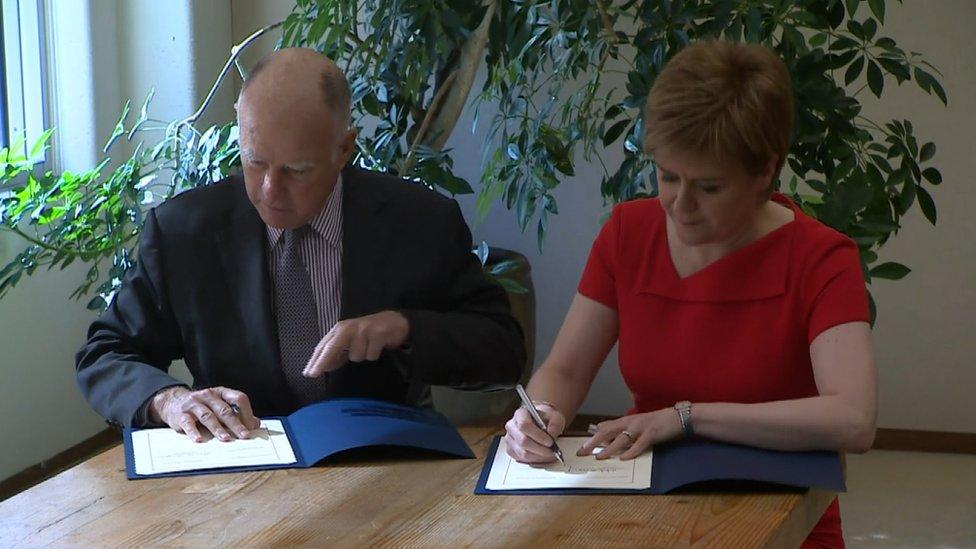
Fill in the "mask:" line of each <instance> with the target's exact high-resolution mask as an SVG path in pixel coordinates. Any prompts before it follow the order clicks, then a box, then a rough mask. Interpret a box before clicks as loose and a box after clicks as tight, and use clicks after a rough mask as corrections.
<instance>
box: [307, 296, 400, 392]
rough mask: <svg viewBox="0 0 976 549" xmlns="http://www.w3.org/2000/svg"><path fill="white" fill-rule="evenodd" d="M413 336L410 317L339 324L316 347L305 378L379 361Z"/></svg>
mask: <svg viewBox="0 0 976 549" xmlns="http://www.w3.org/2000/svg"><path fill="white" fill-rule="evenodd" d="M409 335H410V323H409V322H408V321H407V317H405V316H403V315H402V314H400V313H398V312H396V311H382V312H379V313H376V314H372V315H368V316H363V317H359V318H350V319H347V320H343V321H340V322H338V323H336V325H335V326H333V327H332V329H331V330H329V333H327V334H325V337H323V338H322V341H319V344H318V345H316V346H315V352H313V353H312V358H311V359H310V360H309V361H308V364H307V365H306V366H305V370H304V371H303V372H302V374H303V375H304V376H305V377H319V376H320V375H322V374H324V373H325V372H331V371H333V370H336V369H338V368H340V367H342V366H343V365H344V364H345V363H346V362H362V361H364V360H377V359H379V358H380V354H381V353H382V352H383V350H384V349H396V348H398V347H401V346H403V344H404V343H406V341H407V337H408V336H409Z"/></svg>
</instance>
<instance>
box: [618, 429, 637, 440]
mask: <svg viewBox="0 0 976 549" xmlns="http://www.w3.org/2000/svg"><path fill="white" fill-rule="evenodd" d="M620 434H621V435H624V436H625V437H627V438H629V439H630V441H631V442H634V439H635V438H636V437H635V436H634V433H631V432H630V431H620Z"/></svg>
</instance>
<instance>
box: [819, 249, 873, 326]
mask: <svg viewBox="0 0 976 549" xmlns="http://www.w3.org/2000/svg"><path fill="white" fill-rule="evenodd" d="M831 236H833V238H831V239H830V242H829V243H828V244H827V245H826V246H818V248H821V249H820V251H819V252H820V253H815V254H813V256H812V257H811V258H810V259H811V260H812V267H811V268H810V271H809V276H808V277H807V283H806V292H804V293H805V294H806V295H807V296H808V307H807V310H808V311H809V317H808V318H809V321H808V322H807V343H808V344H809V343H812V342H813V340H814V339H815V338H816V337H817V336H818V335H820V334H821V333H823V332H824V331H825V330H827V329H828V328H832V327H834V326H837V325H839V324H844V323H846V322H854V321H864V322H869V321H870V319H871V314H870V311H869V309H868V297H867V289H866V288H865V286H864V277H863V275H862V272H861V261H860V258H859V255H858V251H857V246H856V245H855V244H854V242H852V241H851V240H850V239H849V238H847V237H845V236H842V235H839V234H833V235H831Z"/></svg>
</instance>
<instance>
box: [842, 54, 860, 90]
mask: <svg viewBox="0 0 976 549" xmlns="http://www.w3.org/2000/svg"><path fill="white" fill-rule="evenodd" d="M863 69H864V57H858V58H857V59H855V60H854V62H853V63H851V64H850V65H848V66H847V70H846V71H844V84H845V85H850V83H851V82H853V81H855V80H857V77H858V76H860V75H861V70H863Z"/></svg>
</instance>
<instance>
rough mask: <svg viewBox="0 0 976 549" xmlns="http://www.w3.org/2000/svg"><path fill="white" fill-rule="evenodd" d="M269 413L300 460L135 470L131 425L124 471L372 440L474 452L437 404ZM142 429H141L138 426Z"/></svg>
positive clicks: (362, 404) (354, 404) (356, 403)
mask: <svg viewBox="0 0 976 549" xmlns="http://www.w3.org/2000/svg"><path fill="white" fill-rule="evenodd" d="M265 419H277V420H280V421H281V424H282V426H283V427H284V429H285V433H286V434H287V435H288V441H289V442H291V446H292V449H293V450H294V451H295V458H296V459H297V462H296V463H289V464H274V465H257V466H246V467H219V468H209V469H195V470H190V471H175V472H172V473H160V474H154V475H139V474H136V469H135V458H134V456H133V452H132V432H133V431H134V430H133V429H126V430H125V432H124V437H123V442H124V445H125V473H126V476H127V477H128V478H129V479H130V480H136V479H142V478H155V477H173V476H189V475H205V474H214V473H232V472H238V471H257V470H261V469H291V468H304V467H311V466H313V465H315V464H316V463H318V462H319V461H321V460H323V459H325V458H327V457H329V456H331V455H333V454H336V453H338V452H342V451H345V450H351V449H353V448H363V447H369V446H400V447H408V448H419V449H422V450H430V451H434V452H439V453H442V454H445V455H448V456H454V457H460V458H474V453H472V452H471V448H469V447H468V445H467V444H466V443H465V442H464V439H463V438H461V435H460V434H459V433H458V432H457V429H455V428H454V426H453V425H451V423H450V422H449V421H448V420H447V418H445V417H444V416H442V415H441V414H439V413H437V412H435V411H434V410H426V409H420V408H411V407H408V406H401V405H398V404H393V403H390V402H384V401H380V400H372V399H353V398H346V399H335V400H326V401H323V402H317V403H315V404H310V405H308V406H305V407H304V408H301V409H300V410H298V411H296V412H294V413H292V414H291V415H288V416H275V417H268V418H265ZM135 430H138V429H135Z"/></svg>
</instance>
